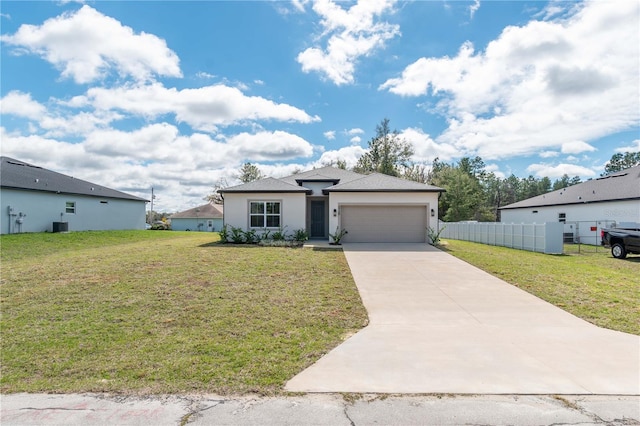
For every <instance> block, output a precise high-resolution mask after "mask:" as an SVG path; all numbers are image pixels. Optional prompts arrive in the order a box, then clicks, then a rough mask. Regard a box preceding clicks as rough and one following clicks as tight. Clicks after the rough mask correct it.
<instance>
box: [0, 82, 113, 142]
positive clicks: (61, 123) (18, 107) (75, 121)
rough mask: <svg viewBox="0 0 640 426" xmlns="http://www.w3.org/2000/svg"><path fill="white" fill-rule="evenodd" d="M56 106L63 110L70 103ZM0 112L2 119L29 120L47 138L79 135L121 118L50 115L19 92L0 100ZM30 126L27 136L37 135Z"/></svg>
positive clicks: (64, 113)
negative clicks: (9, 116) (3, 116)
mask: <svg viewBox="0 0 640 426" xmlns="http://www.w3.org/2000/svg"><path fill="white" fill-rule="evenodd" d="M58 104H59V105H61V106H67V105H72V104H73V102H68V103H65V102H59V103H58ZM0 110H1V111H2V114H3V115H13V116H17V117H23V118H27V119H30V120H33V122H35V123H37V125H38V127H39V128H40V129H42V130H44V131H45V136H47V137H61V136H65V135H83V134H86V133H88V132H90V131H92V130H94V129H96V128H99V127H103V126H106V125H108V124H109V123H111V122H112V121H114V120H117V119H119V118H121V116H120V115H119V114H117V113H115V112H105V111H99V112H97V113H90V112H74V113H68V111H61V112H50V111H49V110H48V109H47V107H46V106H45V105H43V104H41V103H39V102H37V101H35V100H33V99H32V98H31V94H29V93H22V92H19V91H12V92H9V93H8V94H7V95H6V96H5V97H4V98H2V99H0ZM30 124H31V126H30V132H31V133H35V132H37V131H38V129H37V128H36V127H35V126H33V123H30Z"/></svg>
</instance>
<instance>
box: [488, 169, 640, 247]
mask: <svg viewBox="0 0 640 426" xmlns="http://www.w3.org/2000/svg"><path fill="white" fill-rule="evenodd" d="M500 212H501V214H500V221H501V222H503V223H545V222H562V223H564V224H565V231H564V232H565V235H567V236H571V238H573V240H574V241H581V242H585V243H589V244H599V243H600V229H601V228H605V227H608V226H611V225H613V224H614V223H615V224H620V223H625V222H627V223H628V222H631V223H640V166H635V167H631V168H629V169H626V170H623V171H621V172H616V173H611V174H609V175H607V176H603V177H599V178H596V179H592V180H588V181H586V182H582V183H579V184H577V185H573V186H570V187H567V188H563V189H559V190H557V191H553V192H549V193H547V194H543V195H538V196H537V197H533V198H529V199H527V200H523V201H519V202H517V203H513V204H509V205H507V206H504V207H501V208H500Z"/></svg>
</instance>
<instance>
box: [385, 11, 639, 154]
mask: <svg viewBox="0 0 640 426" xmlns="http://www.w3.org/2000/svg"><path fill="white" fill-rule="evenodd" d="M568 9H569V10H568V11H567V9H565V12H566V13H565V14H564V15H563V16H562V18H561V19H560V18H557V19H556V20H555V21H531V22H529V23H528V24H526V25H524V26H521V27H516V26H510V27H507V28H505V29H504V30H503V31H502V33H501V34H500V36H499V37H498V38H497V39H495V40H494V41H492V42H490V43H489V44H488V45H487V47H486V49H485V50H484V51H481V52H476V51H475V49H474V47H473V45H472V44H471V43H470V42H467V43H465V44H463V45H462V46H461V48H460V51H459V52H458V54H457V55H456V56H454V57H441V58H420V59H418V60H417V61H415V62H414V63H413V64H411V65H409V66H408V67H406V68H405V70H404V71H403V72H402V74H401V76H399V77H396V78H392V79H389V80H387V81H386V82H385V83H383V84H382V85H381V86H380V90H389V91H390V92H392V93H395V94H398V95H400V96H432V97H435V98H436V99H437V100H438V103H437V105H436V108H437V111H439V112H440V113H442V114H444V115H445V116H446V117H447V119H448V128H447V129H446V130H445V131H444V132H443V133H442V134H441V135H440V136H439V137H438V138H437V140H438V142H439V143H447V144H450V145H453V146H455V147H456V148H457V149H458V150H459V151H460V152H461V153H463V155H480V156H482V157H483V158H485V159H497V158H508V157H513V156H514V155H528V154H534V153H537V152H540V151H543V152H545V151H553V150H558V149H562V147H563V146H566V147H571V146H572V144H573V143H574V142H575V141H590V140H596V139H598V138H600V137H603V136H606V135H609V134H613V133H616V132H620V131H624V130H628V129H629V128H632V127H634V126H637V125H638V123H639V122H640V108H638V93H639V92H640V77H639V73H638V63H640V57H639V51H638V49H637V45H638V43H639V42H640V39H639V38H640V37H639V33H638V15H639V14H640V3H638V2H587V3H580V4H579V5H578V6H575V5H573V4H571V5H570V7H569V8H568ZM566 144H568V145H566ZM585 145H586V142H585ZM566 147H565V149H571V148H566ZM583 148H584V146H583Z"/></svg>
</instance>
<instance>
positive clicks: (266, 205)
mask: <svg viewBox="0 0 640 426" xmlns="http://www.w3.org/2000/svg"><path fill="white" fill-rule="evenodd" d="M254 205H255V206H256V207H257V206H261V208H257V209H255V210H260V211H255V212H254ZM276 206H277V208H276ZM275 210H277V212H274V211H275ZM248 216H249V217H248V219H249V229H280V228H281V227H282V200H249V209H248ZM254 218H261V220H260V224H256V225H254V220H253V219H254ZM269 219H271V220H272V221H273V220H277V223H278V224H277V225H275V226H274V225H273V222H271V223H272V225H271V226H269V222H270V220H269Z"/></svg>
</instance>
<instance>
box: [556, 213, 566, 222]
mask: <svg viewBox="0 0 640 426" xmlns="http://www.w3.org/2000/svg"><path fill="white" fill-rule="evenodd" d="M558 222H560V223H567V214H566V213H558Z"/></svg>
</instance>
